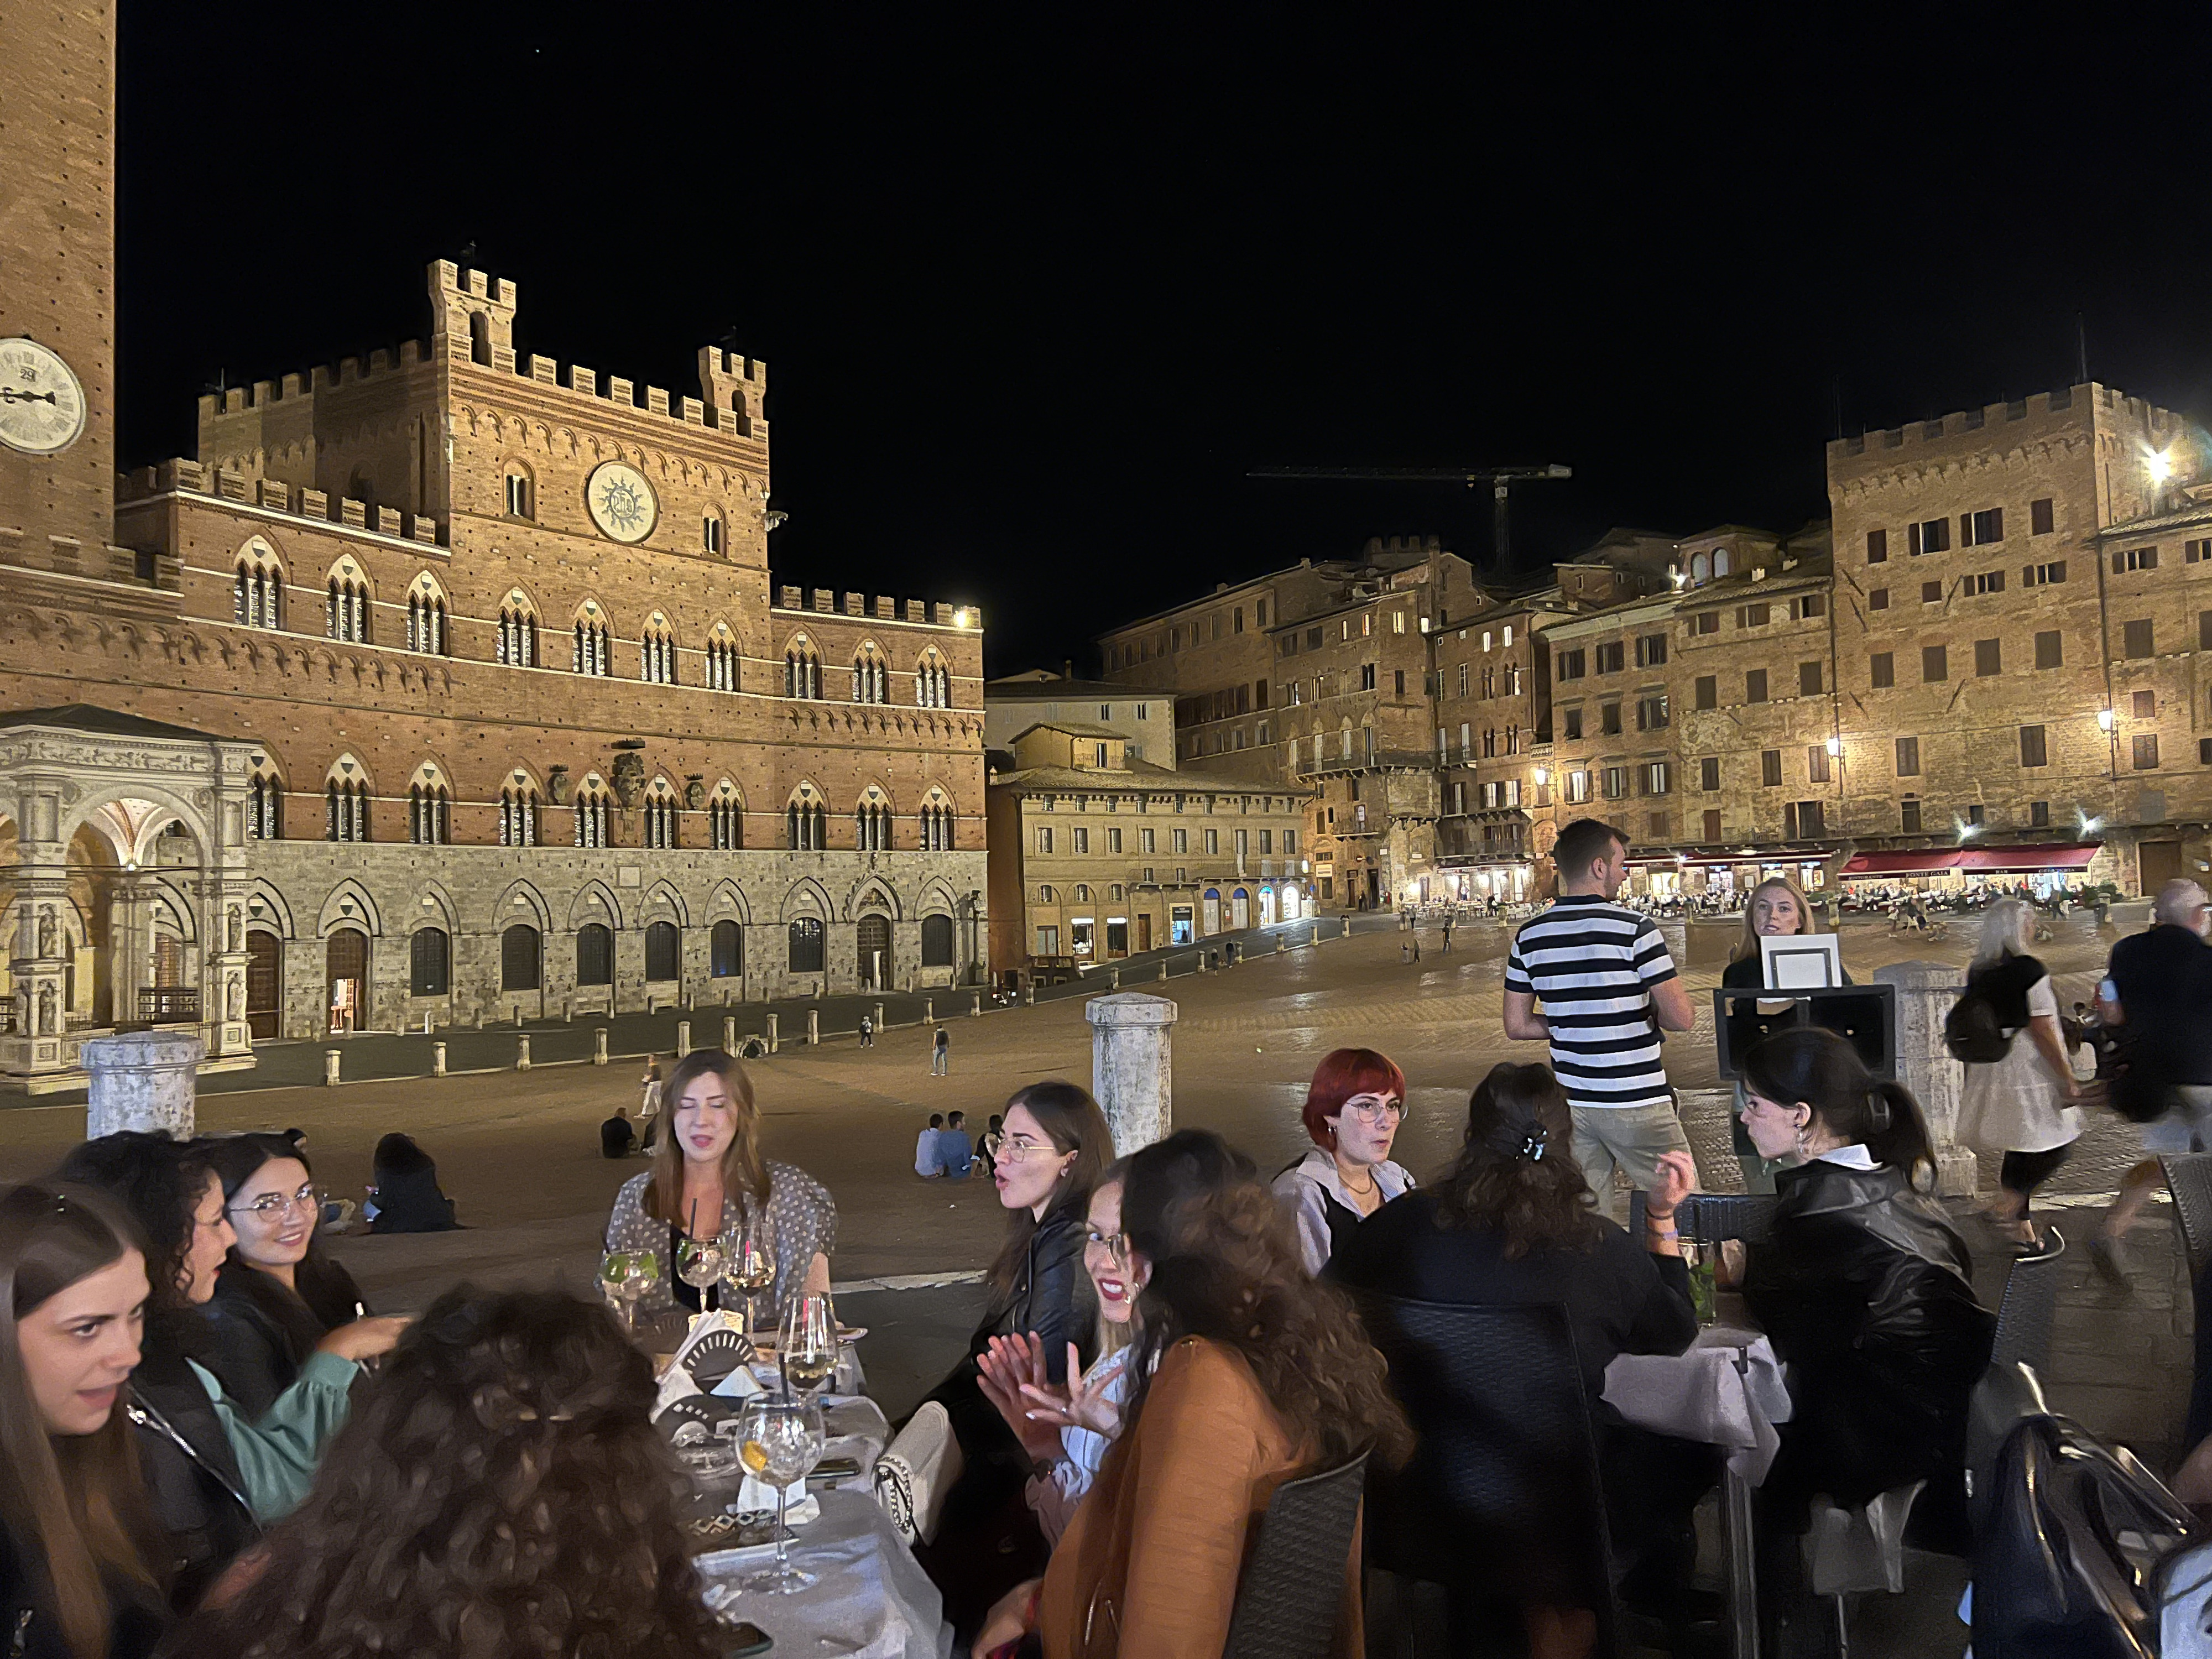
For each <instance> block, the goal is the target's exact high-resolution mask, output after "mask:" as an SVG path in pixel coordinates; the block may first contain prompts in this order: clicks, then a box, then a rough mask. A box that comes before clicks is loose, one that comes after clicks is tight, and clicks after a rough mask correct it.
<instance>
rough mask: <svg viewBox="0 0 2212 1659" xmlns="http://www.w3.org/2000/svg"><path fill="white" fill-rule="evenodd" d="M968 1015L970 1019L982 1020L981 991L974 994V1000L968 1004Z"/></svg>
mask: <svg viewBox="0 0 2212 1659" xmlns="http://www.w3.org/2000/svg"><path fill="white" fill-rule="evenodd" d="M968 1014H969V1018H971V1019H981V1018H983V994H982V993H981V991H978V992H976V993H975V998H974V1000H972V1001H971V1002H970V1003H969V1006H968Z"/></svg>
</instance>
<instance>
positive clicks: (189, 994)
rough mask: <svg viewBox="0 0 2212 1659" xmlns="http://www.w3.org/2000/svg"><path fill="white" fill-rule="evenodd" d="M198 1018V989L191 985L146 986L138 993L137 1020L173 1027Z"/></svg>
mask: <svg viewBox="0 0 2212 1659" xmlns="http://www.w3.org/2000/svg"><path fill="white" fill-rule="evenodd" d="M199 1017H200V994H199V987H197V986H193V985H147V986H142V987H140V988H139V992H138V1018H141V1019H143V1020H150V1021H152V1022H153V1023H155V1024H162V1025H173V1024H181V1023H184V1022H186V1021H193V1020H197V1019H198V1018H199Z"/></svg>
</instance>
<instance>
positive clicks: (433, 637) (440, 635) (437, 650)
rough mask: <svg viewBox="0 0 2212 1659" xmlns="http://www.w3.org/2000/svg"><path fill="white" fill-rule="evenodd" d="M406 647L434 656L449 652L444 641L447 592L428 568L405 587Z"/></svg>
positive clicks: (444, 654) (448, 653)
mask: <svg viewBox="0 0 2212 1659" xmlns="http://www.w3.org/2000/svg"><path fill="white" fill-rule="evenodd" d="M407 648H408V649H409V650H410V651H420V652H422V653H426V654H428V655H429V656H433V657H443V656H448V655H450V654H451V647H449V646H448V645H447V640H446V595H445V593H444V592H443V591H442V590H441V588H440V587H439V586H438V584H437V582H436V581H435V580H434V579H433V578H432V577H431V575H430V574H429V573H428V571H425V572H424V573H423V574H421V575H419V576H417V577H416V579H415V585H414V586H412V587H410V588H409V589H408V590H407Z"/></svg>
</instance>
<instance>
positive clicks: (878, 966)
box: [853, 912, 891, 991]
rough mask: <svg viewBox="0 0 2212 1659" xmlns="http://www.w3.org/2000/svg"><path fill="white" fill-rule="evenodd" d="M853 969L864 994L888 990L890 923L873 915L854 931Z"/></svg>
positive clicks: (880, 916)
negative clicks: (854, 961) (857, 975)
mask: <svg viewBox="0 0 2212 1659" xmlns="http://www.w3.org/2000/svg"><path fill="white" fill-rule="evenodd" d="M853 933H854V950H855V951H856V953H857V962H856V968H857V970H858V974H859V980H860V988H861V989H862V990H864V991H882V990H885V989H888V988H889V987H890V982H891V919H890V917H889V916H885V915H876V914H875V913H874V912H870V913H869V914H868V915H865V916H862V917H861V918H860V925H859V926H858V927H855V928H854V930H853Z"/></svg>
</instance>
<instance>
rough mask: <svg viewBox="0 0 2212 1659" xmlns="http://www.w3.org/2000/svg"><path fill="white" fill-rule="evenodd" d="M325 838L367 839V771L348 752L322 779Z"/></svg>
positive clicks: (335, 839) (331, 839)
mask: <svg viewBox="0 0 2212 1659" xmlns="http://www.w3.org/2000/svg"><path fill="white" fill-rule="evenodd" d="M323 799H324V805H325V808H326V809H327V810H326V812H325V824H324V836H323V838H324V839H325V841H367V840H368V774H367V773H366V772H364V771H363V770H362V765H361V763H360V762H359V761H357V760H356V759H355V758H354V757H352V756H351V755H341V756H340V757H338V758H337V761H336V762H335V763H332V765H331V770H330V775H329V776H328V777H327V778H326V779H325V780H324V783H323Z"/></svg>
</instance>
